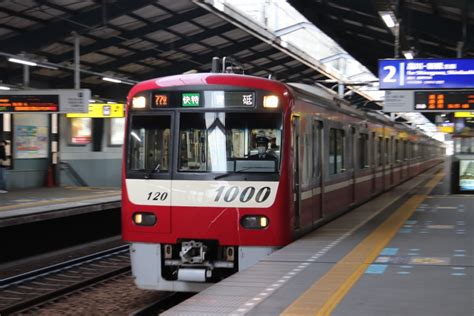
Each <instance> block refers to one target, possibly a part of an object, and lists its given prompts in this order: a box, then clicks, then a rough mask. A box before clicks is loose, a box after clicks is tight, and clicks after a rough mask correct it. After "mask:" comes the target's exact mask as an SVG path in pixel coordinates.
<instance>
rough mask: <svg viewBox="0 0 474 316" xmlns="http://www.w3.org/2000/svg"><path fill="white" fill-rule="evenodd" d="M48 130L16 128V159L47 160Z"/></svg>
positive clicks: (26, 127) (40, 127)
mask: <svg viewBox="0 0 474 316" xmlns="http://www.w3.org/2000/svg"><path fill="white" fill-rule="evenodd" d="M47 157H48V128H47V127H46V126H31V125H17V126H15V158H17V159H30V158H47Z"/></svg>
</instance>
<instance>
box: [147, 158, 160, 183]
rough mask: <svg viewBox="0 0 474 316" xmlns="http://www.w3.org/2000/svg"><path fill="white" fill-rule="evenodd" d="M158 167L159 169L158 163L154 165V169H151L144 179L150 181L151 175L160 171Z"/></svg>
mask: <svg viewBox="0 0 474 316" xmlns="http://www.w3.org/2000/svg"><path fill="white" fill-rule="evenodd" d="M160 167H161V163H160V162H159V161H158V162H157V163H156V164H155V167H154V168H153V169H151V171H150V172H148V173H147V174H146V175H145V179H150V177H151V175H152V174H153V173H155V172H156V171H158V172H159V171H160Z"/></svg>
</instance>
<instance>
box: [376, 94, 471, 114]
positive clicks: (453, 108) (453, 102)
mask: <svg viewBox="0 0 474 316" xmlns="http://www.w3.org/2000/svg"><path fill="white" fill-rule="evenodd" d="M472 110H474V90H423V91H415V90H389V91H386V92H385V101H384V109H383V111H384V112H461V111H472Z"/></svg>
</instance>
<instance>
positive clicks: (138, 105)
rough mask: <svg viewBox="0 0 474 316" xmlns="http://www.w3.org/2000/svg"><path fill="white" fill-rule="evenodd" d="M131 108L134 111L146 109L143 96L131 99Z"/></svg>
mask: <svg viewBox="0 0 474 316" xmlns="http://www.w3.org/2000/svg"><path fill="white" fill-rule="evenodd" d="M132 107H133V108H134V109H143V108H145V107H146V98H145V97H143V96H140V97H133V99H132Z"/></svg>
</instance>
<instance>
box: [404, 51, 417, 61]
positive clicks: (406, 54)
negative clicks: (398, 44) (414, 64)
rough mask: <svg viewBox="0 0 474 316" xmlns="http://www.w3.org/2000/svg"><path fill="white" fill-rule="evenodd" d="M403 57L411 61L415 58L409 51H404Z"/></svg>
mask: <svg viewBox="0 0 474 316" xmlns="http://www.w3.org/2000/svg"><path fill="white" fill-rule="evenodd" d="M403 56H405V58H406V59H413V58H415V57H414V56H413V52H412V51H411V50H409V51H406V52H403Z"/></svg>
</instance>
